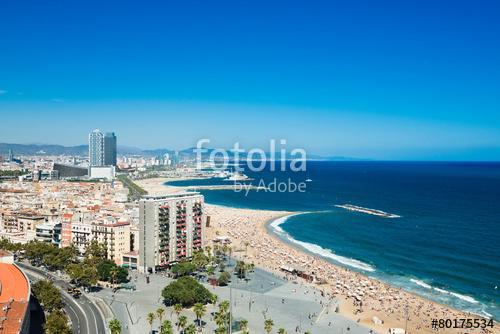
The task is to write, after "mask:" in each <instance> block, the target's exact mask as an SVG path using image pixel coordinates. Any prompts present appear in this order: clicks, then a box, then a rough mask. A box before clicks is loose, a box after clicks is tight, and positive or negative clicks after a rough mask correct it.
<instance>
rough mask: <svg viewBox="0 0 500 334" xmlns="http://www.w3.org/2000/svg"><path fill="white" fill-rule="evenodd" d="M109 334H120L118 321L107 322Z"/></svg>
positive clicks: (120, 328) (120, 329)
mask: <svg viewBox="0 0 500 334" xmlns="http://www.w3.org/2000/svg"><path fill="white" fill-rule="evenodd" d="M108 327H109V330H110V331H111V334H120V333H121V332H122V325H121V324H120V321H119V320H118V319H113V320H110V321H109V324H108Z"/></svg>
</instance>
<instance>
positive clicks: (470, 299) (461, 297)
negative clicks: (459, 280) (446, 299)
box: [450, 292, 479, 304]
mask: <svg viewBox="0 0 500 334" xmlns="http://www.w3.org/2000/svg"><path fill="white" fill-rule="evenodd" d="M450 295H452V296H455V297H457V298H458V299H461V300H465V301H466V302H468V303H471V304H477V303H479V302H478V301H477V300H475V299H474V298H472V297H470V296H465V295H461V294H459V293H456V292H450Z"/></svg>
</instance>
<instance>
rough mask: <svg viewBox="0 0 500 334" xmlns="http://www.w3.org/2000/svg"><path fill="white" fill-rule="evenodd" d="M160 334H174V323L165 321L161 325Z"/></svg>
mask: <svg viewBox="0 0 500 334" xmlns="http://www.w3.org/2000/svg"><path fill="white" fill-rule="evenodd" d="M160 334H174V330H173V328H172V323H171V322H170V321H168V320H165V321H164V322H163V323H162V324H161V328H160Z"/></svg>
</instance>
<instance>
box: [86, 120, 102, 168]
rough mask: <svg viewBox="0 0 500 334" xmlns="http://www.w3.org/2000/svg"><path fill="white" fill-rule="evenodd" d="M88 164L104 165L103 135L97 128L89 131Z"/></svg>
mask: <svg viewBox="0 0 500 334" xmlns="http://www.w3.org/2000/svg"><path fill="white" fill-rule="evenodd" d="M89 166H91V167H92V166H104V136H103V134H102V132H101V131H100V130H98V129H96V130H94V131H92V132H91V133H89Z"/></svg>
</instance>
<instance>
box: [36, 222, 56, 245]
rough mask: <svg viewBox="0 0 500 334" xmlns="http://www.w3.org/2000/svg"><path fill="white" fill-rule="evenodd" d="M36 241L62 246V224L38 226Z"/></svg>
mask: <svg viewBox="0 0 500 334" xmlns="http://www.w3.org/2000/svg"><path fill="white" fill-rule="evenodd" d="M36 240H38V241H43V242H48V243H51V244H54V245H56V246H59V245H60V244H61V223H43V224H39V225H37V226H36Z"/></svg>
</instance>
